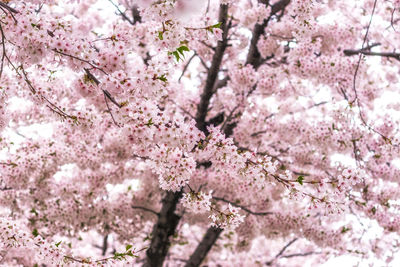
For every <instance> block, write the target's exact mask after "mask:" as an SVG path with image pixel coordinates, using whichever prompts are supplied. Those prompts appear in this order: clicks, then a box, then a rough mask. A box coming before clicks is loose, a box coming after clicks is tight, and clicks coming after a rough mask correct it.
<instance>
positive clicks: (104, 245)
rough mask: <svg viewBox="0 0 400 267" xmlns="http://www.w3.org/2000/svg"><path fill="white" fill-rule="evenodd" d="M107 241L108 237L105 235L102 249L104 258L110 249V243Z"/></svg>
mask: <svg viewBox="0 0 400 267" xmlns="http://www.w3.org/2000/svg"><path fill="white" fill-rule="evenodd" d="M107 240H108V235H105V236H104V239H103V247H102V249H101V255H102V256H105V255H106V252H107V248H108V242H107Z"/></svg>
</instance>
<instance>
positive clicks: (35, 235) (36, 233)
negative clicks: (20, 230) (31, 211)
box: [32, 228, 39, 237]
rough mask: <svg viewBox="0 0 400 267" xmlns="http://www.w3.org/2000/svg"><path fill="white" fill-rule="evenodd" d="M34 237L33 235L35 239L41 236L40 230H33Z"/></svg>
mask: <svg viewBox="0 0 400 267" xmlns="http://www.w3.org/2000/svg"><path fill="white" fill-rule="evenodd" d="M32 235H33V236H34V237H37V236H38V235H39V232H38V230H37V229H36V228H35V229H33V231H32Z"/></svg>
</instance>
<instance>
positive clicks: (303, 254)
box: [281, 251, 322, 258]
mask: <svg viewBox="0 0 400 267" xmlns="http://www.w3.org/2000/svg"><path fill="white" fill-rule="evenodd" d="M313 254H322V252H316V251H309V252H305V253H293V254H288V255H283V256H281V258H293V257H305V256H309V255H313Z"/></svg>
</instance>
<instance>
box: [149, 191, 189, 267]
mask: <svg viewBox="0 0 400 267" xmlns="http://www.w3.org/2000/svg"><path fill="white" fill-rule="evenodd" d="M181 197H182V192H181V191H180V192H171V191H168V192H166V196H165V197H164V198H163V200H162V207H161V211H160V213H159V216H158V220H157V222H156V223H155V224H154V227H153V231H152V233H151V243H150V247H149V249H148V250H147V251H146V261H145V263H144V264H143V266H145V267H161V266H162V265H163V262H164V260H165V256H166V255H167V253H168V249H169V246H170V244H171V242H170V240H169V239H170V237H171V236H172V235H173V234H174V233H175V229H176V227H177V226H178V223H179V220H180V217H179V216H178V215H176V214H175V210H176V206H177V204H178V202H179V199H180V198H181Z"/></svg>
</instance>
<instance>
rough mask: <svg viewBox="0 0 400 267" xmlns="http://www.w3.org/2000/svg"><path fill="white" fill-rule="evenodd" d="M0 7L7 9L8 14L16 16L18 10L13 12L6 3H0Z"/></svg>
mask: <svg viewBox="0 0 400 267" xmlns="http://www.w3.org/2000/svg"><path fill="white" fill-rule="evenodd" d="M0 7H2V8H4V9H7V10H8V11H9V12H11V13H14V14H17V13H19V12H18V10H15V9H14V8H12V7H10V6H8V5H7V4H6V3H3V2H0Z"/></svg>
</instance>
